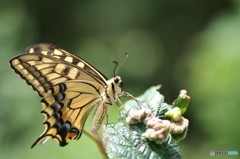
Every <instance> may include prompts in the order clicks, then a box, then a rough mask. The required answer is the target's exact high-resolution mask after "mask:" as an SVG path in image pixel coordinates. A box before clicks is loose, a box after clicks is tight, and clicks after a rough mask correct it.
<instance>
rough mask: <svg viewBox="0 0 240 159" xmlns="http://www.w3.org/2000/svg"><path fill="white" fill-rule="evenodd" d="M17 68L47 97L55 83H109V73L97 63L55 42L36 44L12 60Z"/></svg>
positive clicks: (16, 70) (19, 72) (27, 80)
mask: <svg viewBox="0 0 240 159" xmlns="http://www.w3.org/2000/svg"><path fill="white" fill-rule="evenodd" d="M10 65H11V67H12V68H13V70H14V71H15V72H16V73H17V74H19V75H20V76H21V77H22V78H23V79H24V80H25V81H26V82H27V83H28V84H29V85H31V86H32V87H33V89H34V90H35V91H37V92H38V94H39V95H40V96H41V97H43V96H44V94H45V93H47V91H48V90H49V89H50V88H51V87H53V86H54V85H56V84H58V83H61V82H64V81H67V80H72V79H80V80H87V81H93V82H97V83H100V84H101V85H103V86H105V85H106V77H105V76H104V75H103V74H101V73H100V72H99V71H97V69H95V68H94V67H93V66H91V65H90V64H88V63H87V62H85V61H84V60H83V59H81V58H80V57H77V56H75V55H73V54H71V53H69V52H67V51H65V50H63V49H61V48H59V47H57V46H55V45H52V44H36V45H33V46H31V47H29V48H28V49H27V50H26V53H25V54H22V55H19V56H17V57H15V58H13V59H11V60H10Z"/></svg>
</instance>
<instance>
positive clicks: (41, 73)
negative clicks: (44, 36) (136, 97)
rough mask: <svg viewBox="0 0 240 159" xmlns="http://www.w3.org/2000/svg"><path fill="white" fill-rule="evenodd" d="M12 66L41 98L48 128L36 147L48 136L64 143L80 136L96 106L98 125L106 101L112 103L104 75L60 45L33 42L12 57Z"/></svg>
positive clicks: (103, 112)
mask: <svg viewBox="0 0 240 159" xmlns="http://www.w3.org/2000/svg"><path fill="white" fill-rule="evenodd" d="M10 65H11V67H12V68H13V69H14V71H15V72H16V73H17V74H19V75H20V76H21V77H22V78H23V79H24V80H25V81H26V82H27V83H28V84H29V85H31V86H32V87H33V89H34V90H35V91H37V92H38V94H39V95H40V96H41V97H42V100H41V103H42V106H43V108H42V111H41V113H42V114H44V116H45V120H44V125H45V130H44V132H43V133H42V135H40V137H39V138H38V139H37V140H36V142H35V143H34V144H33V146H35V145H36V144H42V143H44V142H46V141H47V140H48V139H49V138H56V139H57V140H58V141H59V143H60V145H61V146H64V145H66V144H67V143H68V142H69V140H70V139H72V138H73V139H76V138H79V137H80V136H81V133H82V129H83V126H84V123H85V121H86V118H87V116H88V114H89V112H90V111H91V110H92V109H93V107H94V106H97V107H98V106H101V108H98V109H96V111H97V112H96V113H95V118H94V119H95V120H98V121H94V122H93V124H94V125H97V126H95V127H96V128H98V126H99V125H100V123H101V121H99V120H102V119H103V115H104V114H105V112H106V110H105V103H106V104H108V105H109V104H110V105H111V104H112V102H111V101H112V100H113V99H112V98H113V97H109V96H108V92H109V90H108V84H107V81H106V78H105V76H104V75H102V74H101V73H100V72H99V71H97V70H96V69H95V68H94V67H93V66H91V65H90V64H88V63H87V62H85V61H84V60H82V59H81V58H79V57H77V56H75V55H72V54H70V53H69V52H67V51H65V50H63V49H60V48H59V47H57V46H54V45H51V44H38V45H33V46H31V47H29V48H28V49H27V50H26V53H25V54H22V55H20V56H17V57H15V58H13V59H12V60H10ZM112 87H113V85H111V87H110V90H111V89H112ZM114 93H115V91H114ZM114 93H110V95H112V94H114ZM33 146H32V147H33Z"/></svg>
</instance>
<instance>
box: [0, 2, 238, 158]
mask: <svg viewBox="0 0 240 159" xmlns="http://www.w3.org/2000/svg"><path fill="white" fill-rule="evenodd" d="M239 28H240V2H239V1H238V0H197V1H190V0H182V1H178V0H173V1H164V0H152V1H144V0H133V1H127V0H122V1H110V0H103V1H96V0H93V1H77V0H72V1H69V2H67V1H64V0H58V1H54V0H52V1H47V0H42V1H31V0H19V1H6V0H0V59H1V62H0V66H1V67H0V74H1V76H0V88H1V89H0V101H1V106H0V109H1V111H0V127H1V129H0V158H3V157H5V158H16V159H20V158H26V156H27V157H29V158H35V159H37V158H46V159H47V158H57V157H59V158H66V157H67V158H99V157H100V154H99V153H98V150H97V147H96V146H95V145H94V143H93V142H92V141H91V140H89V139H88V138H86V137H85V136H84V135H83V137H82V138H81V140H79V141H77V142H75V141H72V142H71V143H70V144H69V145H68V146H66V147H64V148H60V147H59V146H58V145H57V144H56V142H52V141H49V142H48V143H46V144H45V145H43V146H39V147H36V148H35V149H33V150H31V149H30V145H31V144H32V142H33V141H34V140H35V139H36V138H37V135H39V134H40V133H41V131H42V130H43V125H42V121H43V117H42V116H41V114H40V109H41V105H40V102H39V101H40V99H39V97H38V96H37V94H36V93H33V91H32V90H31V88H30V87H28V86H27V85H26V83H24V82H23V81H22V80H21V79H20V78H19V77H18V76H17V75H15V74H14V73H13V71H11V69H10V67H9V64H8V61H9V60H10V59H11V58H12V57H14V56H17V55H19V54H20V53H23V52H24V49H25V48H26V47H27V46H29V45H31V44H33V43H38V42H49V43H53V44H56V45H59V46H61V47H63V48H65V49H67V50H69V51H70V52H73V53H75V54H77V55H79V56H81V57H82V58H84V59H86V60H87V61H88V62H90V63H91V64H92V65H94V66H95V67H97V68H98V69H99V70H100V71H101V72H102V73H104V74H105V75H106V76H108V77H111V76H112V75H113V68H114V65H113V64H112V61H113V60H117V61H121V60H122V59H123V58H124V53H125V52H128V53H129V58H128V60H127V62H126V63H125V64H124V65H123V66H122V67H121V69H120V70H119V75H121V76H122V78H123V80H124V90H125V91H128V92H130V93H132V94H134V95H136V96H138V95H139V94H142V92H143V91H144V90H145V89H146V88H148V87H150V86H152V85H156V84H162V86H163V87H162V89H161V93H162V94H164V95H165V97H166V99H165V100H166V101H172V100H173V99H175V98H176V96H177V94H178V91H179V90H180V89H182V88H184V89H187V90H188V91H189V94H191V104H190V107H189V110H188V112H187V113H186V116H187V118H188V119H190V128H189V133H188V136H187V138H186V140H184V142H183V143H181V145H180V148H182V149H183V154H184V155H185V157H186V158H197V159H198V158H199V159H200V158H209V152H210V150H211V149H213V150H237V148H239V137H238V134H239V133H240V128H239V126H238V125H236V123H237V121H238V120H237V119H238V117H237V115H238V110H237V109H238V107H239V104H240V98H239V96H240V93H239V87H240V85H239V81H240V75H239V73H238V67H239V65H240V57H239V56H240V53H239V52H240V45H239V41H240V39H239V34H240V29H239ZM117 114H118V109H117V107H115V106H113V107H112V108H111V109H110V110H109V117H110V121H112V120H116V119H115V118H116V117H117V116H118V115H117ZM89 119H90V120H89V121H88V123H87V124H86V126H87V127H88V128H89V125H90V121H91V117H90V118H89ZM90 147H91V149H89V148H90ZM238 151H239V150H238ZM56 152H57V153H56ZM196 154H197V156H196ZM218 157H219V158H221V157H226V156H218Z"/></svg>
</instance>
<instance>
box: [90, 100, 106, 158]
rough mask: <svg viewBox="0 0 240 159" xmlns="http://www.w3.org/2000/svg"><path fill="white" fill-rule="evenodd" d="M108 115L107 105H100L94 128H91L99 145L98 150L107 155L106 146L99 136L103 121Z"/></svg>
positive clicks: (96, 111) (96, 113)
mask: <svg viewBox="0 0 240 159" xmlns="http://www.w3.org/2000/svg"><path fill="white" fill-rule="evenodd" d="M106 114H107V105H106V104H104V103H101V104H99V105H98V107H97V108H96V110H95V113H94V116H93V121H92V126H91V131H92V132H93V134H94V136H95V139H96V141H97V143H98V148H99V150H100V151H101V152H102V153H105V145H104V144H103V142H102V140H101V137H100V136H99V133H98V129H99V128H100V127H101V125H102V121H103V119H104V117H105V116H106ZM105 154H106V153H105Z"/></svg>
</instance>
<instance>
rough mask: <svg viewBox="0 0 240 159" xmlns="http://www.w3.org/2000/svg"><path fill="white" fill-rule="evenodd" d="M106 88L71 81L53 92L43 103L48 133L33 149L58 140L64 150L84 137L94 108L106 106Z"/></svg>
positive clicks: (45, 132) (46, 131) (45, 133)
mask: <svg viewBox="0 0 240 159" xmlns="http://www.w3.org/2000/svg"><path fill="white" fill-rule="evenodd" d="M103 91H104V88H103V87H102V86H101V85H100V84H99V83H95V82H89V81H85V80H69V81H65V82H63V83H59V84H57V85H55V86H54V87H53V88H51V91H49V93H48V94H46V95H45V97H44V98H43V99H42V100H41V103H42V106H43V108H42V111H41V113H43V114H44V116H45V122H44V125H45V131H44V132H43V133H42V135H40V137H39V138H38V139H37V140H36V141H35V143H34V144H33V145H32V147H34V146H35V145H36V144H43V143H45V142H46V141H47V140H48V139H50V138H56V139H57V140H58V141H59V144H60V146H65V145H66V144H68V143H69V141H70V140H71V139H78V138H80V136H81V133H82V130H83V127H84V123H85V121H86V119H87V116H88V114H89V113H90V111H91V110H92V108H93V107H94V106H96V105H99V104H102V102H103V100H102V97H101V95H100V94H101V92H103Z"/></svg>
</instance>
